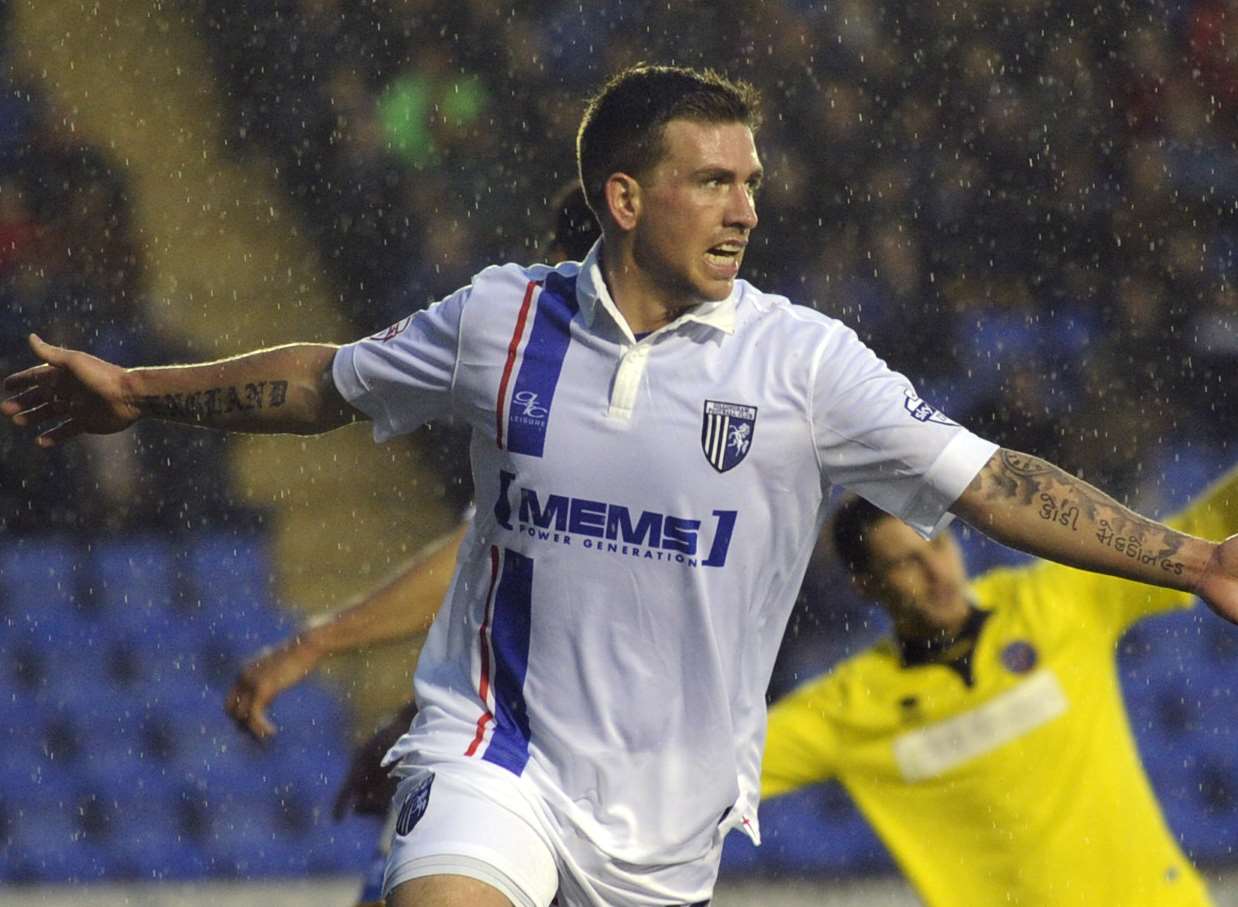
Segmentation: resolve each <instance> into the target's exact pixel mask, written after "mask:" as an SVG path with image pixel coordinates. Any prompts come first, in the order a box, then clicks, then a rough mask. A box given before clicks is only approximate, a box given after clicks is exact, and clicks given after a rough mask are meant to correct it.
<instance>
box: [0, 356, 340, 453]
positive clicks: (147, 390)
mask: <svg viewBox="0 0 1238 907" xmlns="http://www.w3.org/2000/svg"><path fill="white" fill-rule="evenodd" d="M30 348H31V350H33V352H34V354H35V355H36V356H38V357H39V358H40V359H42V360H43V363H44V364H43V365H36V366H34V367H33V368H28V369H26V370H24V371H21V372H17V373H15V374H13V375H9V376H8V377H7V378H5V379H4V389H5V391H6V392H8V393H11V394H12V396H11V397H9V398H8V399H6V400H4V402H3V403H0V412H2V413H3V414H4V415H5V416H8V417H9V418H10V419H12V420H13V422H14V424H16V425H19V426H23V427H26V426H29V427H37V428H39V429H40V433H39V435H38V437H37V443H38V444H39V446H41V447H53V446H55V445H56V444H60V443H62V442H64V441H67V440H69V439H70V438H74V437H76V436H77V435H80V434H111V433H112V432H118V431H123V430H124V429H126V428H128V427H129V426H130V425H132V424H133V423H134V422H136V421H138V420H139V419H143V418H152V419H163V420H165V421H169V422H180V423H183V424H186V425H198V426H202V427H205V428H218V429H224V430H228V431H242V432H271V433H292V434H315V433H318V432H323V431H329V430H330V429H332V428H337V427H339V426H341V425H344V424H346V423H348V422H352V421H354V420H357V419H360V418H364V416H363V415H362V414H361V413H360V412H358V411H357V410H356V409H354V408H353V407H352V406H351V405H349V404H348V403H347V402H345V400H344V398H343V397H341V396H340V394H339V392H338V391H337V390H336V389H335V382H334V381H333V380H332V378H331V363H332V361H333V359H334V357H335V351H336V347H334V346H330V345H328V344H311V343H300V344H290V345H288V346H279V347H273V348H271V349H266V350H258V351H255V352H252V353H246V354H245V355H242V356H236V357H233V358H231V359H221V360H219V361H217V362H208V363H203V364H201V365H177V366H167V367H160V368H131V369H126V368H121V367H119V366H117V365H113V364H112V363H110V362H107V361H105V360H103V359H99V358H98V357H96V356H91V355H90V354H88V353H83V352H80V351H78V350H70V349H65V348H63V347H58V346H52V345H51V344H49V343H45V342H43V340H41V339H40V338H39V337H37V336H36V335H34V334H31V335H30Z"/></svg>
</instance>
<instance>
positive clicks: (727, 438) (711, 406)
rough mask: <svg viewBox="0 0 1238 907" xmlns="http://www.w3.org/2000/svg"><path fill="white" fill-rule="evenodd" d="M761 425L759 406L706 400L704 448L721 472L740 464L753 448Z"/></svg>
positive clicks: (713, 465) (702, 432)
mask: <svg viewBox="0 0 1238 907" xmlns="http://www.w3.org/2000/svg"><path fill="white" fill-rule="evenodd" d="M756 428H757V408H756V407H755V406H744V405H743V404H741V403H723V402H722V401H720V400H706V401H705V415H704V418H703V419H702V422H701V450H703V451H704V452H705V459H706V460H708V461H709V465H710V466H712V467H713V468H714V469H716V470H718V472H726V471H727V470H728V469H731V468H733V467H735V466H738V465H739V464H740V462H741V461H742V460H743V459H744V457H746V456H748V451H749V450H750V449H751V448H752V436H753V434H754V433H755V432H756Z"/></svg>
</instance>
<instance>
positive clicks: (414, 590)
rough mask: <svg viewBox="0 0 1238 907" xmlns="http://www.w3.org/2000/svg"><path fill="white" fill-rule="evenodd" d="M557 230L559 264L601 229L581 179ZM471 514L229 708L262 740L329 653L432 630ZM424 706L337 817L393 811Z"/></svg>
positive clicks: (376, 753) (238, 688)
mask: <svg viewBox="0 0 1238 907" xmlns="http://www.w3.org/2000/svg"><path fill="white" fill-rule="evenodd" d="M551 210H552V212H553V217H554V232H553V234H552V235H551V236H550V237H549V242H548V244H547V250H546V258H547V261H549V262H550V263H551V264H559V263H560V262H563V261H580V260H581V259H583V258H584V257H585V256H586V255H588V254H589V249H590V248H592V246H593V244H594V243H595V242H596V241H597V239H598V237H599V236H600V235H601V231H600V230H599V229H598V226H597V220H596V219H595V218H594V216H593V212H592V211H590V210H589V206H588V204H587V203H586V202H585V195H584V192H583V191H582V190H581V188H580V185H579V183H572V184H570V185H568V186H565V187H563V188H562V189H561V190H560V191H559V193H558V194H557V195H556V196H555V199H554V201H553V204H552V208H551ZM467 530H468V518H467V515H466V518H465V519H464V520H462V521H461V523H460V525H459V526H458V527H457V528H456V529H455V530H453V531H452V532H450V533H448V534H446V535H444V536H443V537H442V538H441V539H439V540H438V541H436V542H433V543H431V544H430V545H428V546H426V548H425V549H423V550H422V551H421V552H420V553H419V554H418V555H416V556H414V557H413V558H412V559H410V561H409V562H408V564H407V565H406V566H405V567H403V568H402V569H401V570H400V571H399V573H398V574H397V575H396V576H395V577H393V578H392V579H391V580H389V581H388V582H387V583H386V584H384V585H382V586H380V587H379V588H377V589H375V590H374V591H373V592H371V593H369V594H368V595H367V596H365V597H364V598H363V599H361V600H360V601H359V602H357V603H355V604H354V605H352V606H350V607H348V608H344V609H342V610H340V611H336V612H334V613H332V614H329V615H325V616H323V617H320V618H316V619H314V620H312V621H310V622H309V625H308V626H307V627H305V628H304V629H303V630H301V631H300V632H298V633H296V634H295V635H293V636H291V637H290V638H289V639H288V640H286V641H285V642H284V643H282V644H281V645H278V646H274V647H272V648H271V649H269V650H267V651H265V652H263V653H261V654H260V655H259V656H258V657H257V658H255V659H254V660H253V661H251V662H250V663H249V664H248V665H246V666H245V668H244V669H243V670H242V671H241V673H240V675H239V676H238V677H237V679H236V682H235V683H234V685H233V687H232V689H231V691H230V692H229V693H228V697H227V700H226V703H225V707H226V709H227V711H228V714H229V715H230V716H232V718H233V719H234V720H235V721H236V722H237V724H238V725H239V726H240V727H241V728H242V729H243V730H245V731H246V732H248V733H250V734H252V735H253V736H254V737H255V738H257V739H259V740H263V739H266V738H267V737H269V736H270V735H272V734H274V733H275V731H276V728H275V726H274V725H273V724H272V722H271V720H270V718H269V717H268V716H267V708H268V706H269V705H270V704H271V701H272V700H273V699H274V698H275V697H276V696H278V695H279V694H280V693H281V692H283V691H284V690H286V689H288V688H289V687H291V686H293V685H294V684H296V683H298V682H300V681H301V680H302V679H304V678H305V677H306V676H307V675H308V674H309V673H310V672H311V671H313V670H314V668H316V667H317V666H318V664H319V663H320V662H321V661H322V660H323V659H324V658H326V657H328V656H331V655H338V654H342V653H344V652H351V651H354V650H356V649H361V648H364V647H366V646H371V645H378V644H380V643H384V642H393V641H396V640H402V639H408V638H411V637H414V636H417V635H419V634H421V633H424V632H425V631H426V630H427V629H429V627H430V623H431V622H432V621H433V620H434V615H435V614H436V613H437V612H438V609H439V606H440V605H441V604H442V603H443V599H444V598H445V597H446V595H447V590H448V588H449V587H450V586H451V576H452V571H453V569H454V568H455V564H456V557H457V555H458V554H459V553H460V543H461V542H462V541H463V539H464V534H465V532H466V531H467ZM416 711H417V707H416V705H415V704H414V703H413V702H409V703H408V704H407V705H405V706H404V707H403V708H402V709H400V711H399V712H398V713H397V714H396V715H395V717H394V718H393V719H392V720H391V721H390V722H389V723H388V724H386V725H385V726H384V727H383V728H382V729H381V730H379V731H378V732H377V733H376V734H375V735H374V736H373V737H371V738H370V739H369V740H368V741H366V743H364V744H363V745H362V746H361V747H360V748H359V749H358V750H357V752H356V754H355V755H354V757H353V761H352V766H351V767H350V770H349V772H348V776H347V778H346V780H345V782H344V785H343V787H342V788H341V790H340V794H339V796H338V797H337V798H336V803H335V816H336V818H337V819H339V818H342V817H343V815H344V814H345V813H346V812H347V811H348V810H349V809H353V810H355V811H356V812H358V813H361V814H363V815H386V814H388V812H389V811H390V806H391V796H392V794H393V793H394V792H395V787H396V783H395V780H394V779H393V778H391V777H389V776H388V773H387V771H386V769H384V768H382V766H381V762H382V757H383V756H384V755H385V754H386V752H387V750H389V749H390V748H391V747H392V746H393V745H394V744H395V742H396V740H398V739H399V737H400V736H401V735H402V734H403V733H404V732H405V731H407V730H408V727H409V725H410V724H411V723H412V719H413V716H414V715H415V714H416ZM394 820H395V815H394V814H392V815H391V816H390V817H389V822H388V827H387V828H385V829H384V831H383V833H382V834H381V835H380V837H379V853H378V855H377V858H376V859H375V862H374V863H373V865H372V866H371V868H370V871H369V873H367V875H366V878H365V882H364V884H363V886H362V891H361V897H360V902H359V903H360V905H377V904H380V903H381V902H382V884H383V866H384V864H385V862H386V857H387V845H388V843H389V842H390V839H391V829H392V827H393V825H394Z"/></svg>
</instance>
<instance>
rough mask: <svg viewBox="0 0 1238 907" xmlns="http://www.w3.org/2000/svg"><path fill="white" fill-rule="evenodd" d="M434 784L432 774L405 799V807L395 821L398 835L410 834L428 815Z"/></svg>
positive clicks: (402, 807) (401, 808)
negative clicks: (431, 786) (431, 788)
mask: <svg viewBox="0 0 1238 907" xmlns="http://www.w3.org/2000/svg"><path fill="white" fill-rule="evenodd" d="M433 783H434V775H433V773H431V774H429V775H427V776H426V778H425V780H423V781H422V782H421V783H420V784H418V785H417V786H416V787H414V788H413V789H412V791H410V792H409V795H408V796H407V797H406V798H405V799H404V805H403V806H401V807H400V815H399V817H398V818H397V819H396V820H395V833H396V834H397V835H406V834H408V833H409V832H410V831H412V830H413V826H415V825H416V824H417V823H418V822H419V821H421V817H422V816H424V815H425V814H426V807H427V806H429V805H430V785H431V784H433Z"/></svg>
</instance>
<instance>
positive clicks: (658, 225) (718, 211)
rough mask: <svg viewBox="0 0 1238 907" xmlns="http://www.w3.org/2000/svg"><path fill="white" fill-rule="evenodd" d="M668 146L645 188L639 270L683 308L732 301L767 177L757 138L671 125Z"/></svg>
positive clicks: (740, 129) (684, 123)
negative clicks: (758, 197)
mask: <svg viewBox="0 0 1238 907" xmlns="http://www.w3.org/2000/svg"><path fill="white" fill-rule="evenodd" d="M662 145H663V156H662V158H661V160H659V161H658V163H657V164H656V165H654V167H653V168H652V169H651V170H650V171H649V173H648V174H646V175H645V176H644V178H642V179H641V180H640V181H639V182H640V186H641V208H640V215H639V219H638V221H637V224H636V227H635V235H634V254H635V256H636V263H637V265H638V266H639V267H640V268H641V269H642V270H643V271H645V272H646V273H647V274H648V275H649V276H650V277H651V278H652V279H653V280H654V281H656V283H657V284H658V286H659V287H661V288H662V289H663V290H664V291H665V292H666V294H667V296H668V297H669V298H670V299H673V300H676V301H680V302H682V304H683V306H684V307H687V306H691V305H696V304H697V303H699V302H704V301H708V300H721V299H726V298H727V296H729V295H730V293H731V287H732V285H733V284H734V282H735V276H736V275H737V274H738V273H739V266H740V263H741V262H742V261H743V258H744V250H745V248H746V247H747V245H748V238H749V236H750V234H751V233H752V229H753V228H754V227H755V226H756V225H757V212H756V205H755V196H756V190H757V187H758V186H759V185H760V182H761V176H762V170H761V161H760V158H758V157H757V149H756V145H755V143H754V142H753V138H752V130H750V129H749V128H748V127H747V126H745V125H744V124H742V123H735V122H732V123H699V122H696V121H694V120H682V119H680V120H671V121H670V122H669V123H667V124H666V126H665V128H664V131H663V138H662Z"/></svg>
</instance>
